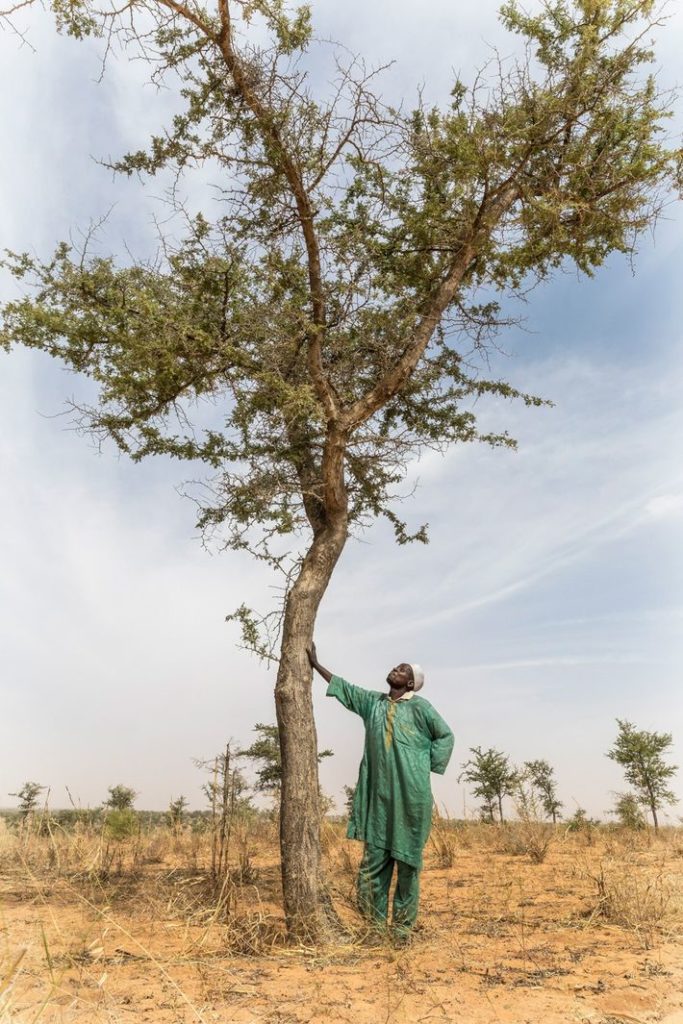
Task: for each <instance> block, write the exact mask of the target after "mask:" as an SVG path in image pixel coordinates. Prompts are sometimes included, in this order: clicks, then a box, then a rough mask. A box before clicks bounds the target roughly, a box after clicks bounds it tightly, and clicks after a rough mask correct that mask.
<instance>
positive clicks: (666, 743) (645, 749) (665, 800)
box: [607, 718, 678, 828]
mask: <svg viewBox="0 0 683 1024" xmlns="http://www.w3.org/2000/svg"><path fill="white" fill-rule="evenodd" d="M617 725H618V726H619V733H618V735H617V739H616V742H615V744H614V746H613V747H612V749H611V750H610V751H608V753H607V757H609V758H611V760H612V761H616V762H617V764H620V765H621V766H622V768H623V769H624V775H625V777H626V781H627V782H628V783H629V785H631V786H633V788H634V790H635V796H636V798H637V800H638V802H639V803H642V804H645V806H646V807H649V809H650V813H651V814H652V821H653V823H654V826H655V828H659V820H658V818H657V811H658V810H659V809H660V808H662V807H665V806H666V805H667V804H675V803H676V794H675V793H674V792H673V791H672V790H671V789H669V788H668V785H667V783H668V781H669V779H671V778H673V776H674V775H675V774H676V772H677V771H678V767H677V766H676V765H670V764H666V762H665V761H664V758H663V756H662V755H663V754H664V751H665V750H668V748H669V747H670V746H671V744H672V742H673V739H672V736H671V733H670V732H647V731H646V730H645V729H636V728H635V726H634V725H632V723H631V722H627V721H622V720H621V719H620V718H617Z"/></svg>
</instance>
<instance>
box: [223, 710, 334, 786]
mask: <svg viewBox="0 0 683 1024" xmlns="http://www.w3.org/2000/svg"><path fill="white" fill-rule="evenodd" d="M254 732H255V733H257V734H258V739H256V740H254V742H253V743H252V744H251V746H250V747H247V748H246V749H245V750H240V752H239V753H240V756H241V757H248V758H249V759H250V760H252V761H255V762H256V763H257V764H258V765H259V767H258V769H257V771H256V783H255V789H257V790H258V791H259V792H260V793H274V794H276V795H279V793H280V787H281V785H282V755H281V752H280V739H279V731H278V727H277V726H276V725H264V724H263V723H262V722H257V723H256V725H255V726H254ZM332 756H333V751H331V750H322V751H320V753H319V754H318V764H320V762H321V761H322V759H323V758H324V757H332Z"/></svg>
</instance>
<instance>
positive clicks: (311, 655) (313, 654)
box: [306, 643, 334, 683]
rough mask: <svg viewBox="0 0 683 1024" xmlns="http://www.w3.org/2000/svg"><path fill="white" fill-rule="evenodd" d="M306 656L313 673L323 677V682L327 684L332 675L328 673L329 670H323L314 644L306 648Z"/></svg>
mask: <svg viewBox="0 0 683 1024" xmlns="http://www.w3.org/2000/svg"><path fill="white" fill-rule="evenodd" d="M306 654H307V655H308V660H309V661H310V663H311V668H314V669H315V671H316V672H317V673H318V674H319V675H321V676H322V677H323V679H324V680H325V682H326V683H329V681H330V679H331V678H332V676H333V675H334V673H333V672H330V670H329V668H325V667H324V666H323V665H321V664H320V662H319V661H318V654H317V651H316V649H315V644H314V643H311V646H310V647H307V648H306Z"/></svg>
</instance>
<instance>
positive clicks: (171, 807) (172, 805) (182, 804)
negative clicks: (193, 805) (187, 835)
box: [166, 796, 187, 833]
mask: <svg viewBox="0 0 683 1024" xmlns="http://www.w3.org/2000/svg"><path fill="white" fill-rule="evenodd" d="M186 812H187V800H186V799H185V797H184V796H179V797H178V798H177V799H176V800H174V799H173V798H172V797H171V800H170V801H169V804H168V811H167V812H166V815H167V818H168V824H169V827H170V829H171V830H172V831H173V832H175V833H178V832H179V831H180V829H181V828H182V826H183V823H184V821H185V814H186Z"/></svg>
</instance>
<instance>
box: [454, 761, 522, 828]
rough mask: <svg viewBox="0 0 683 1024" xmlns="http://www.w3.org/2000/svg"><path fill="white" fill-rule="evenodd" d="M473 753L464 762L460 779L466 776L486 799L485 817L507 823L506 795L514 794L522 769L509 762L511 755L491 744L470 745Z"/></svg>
mask: <svg viewBox="0 0 683 1024" xmlns="http://www.w3.org/2000/svg"><path fill="white" fill-rule="evenodd" d="M470 753H471V754H473V755H474V756H473V757H472V758H471V759H470V760H469V761H465V763H464V764H463V766H462V767H463V771H462V772H461V774H460V776H459V779H464V780H465V782H469V783H470V784H471V785H472V786H473V793H474V795H475V796H478V797H479V798H480V799H481V800H483V807H482V814H483V816H484V817H485V819H486V820H488V821H491V822H493V821H494V820H495V811H496V809H497V811H498V820H499V821H500V822H504V821H505V818H504V816H503V798H504V797H506V796H512V795H513V794H514V793H515V790H516V787H517V785H518V783H519V772H518V771H517V770H516V769H515V768H513V767H512V766H511V765H510V762H509V758H508V756H507V755H506V754H503V753H502V752H501V751H500V750H494V749H493V747H490V748H489V749H488V750H482V749H481V747H470Z"/></svg>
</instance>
